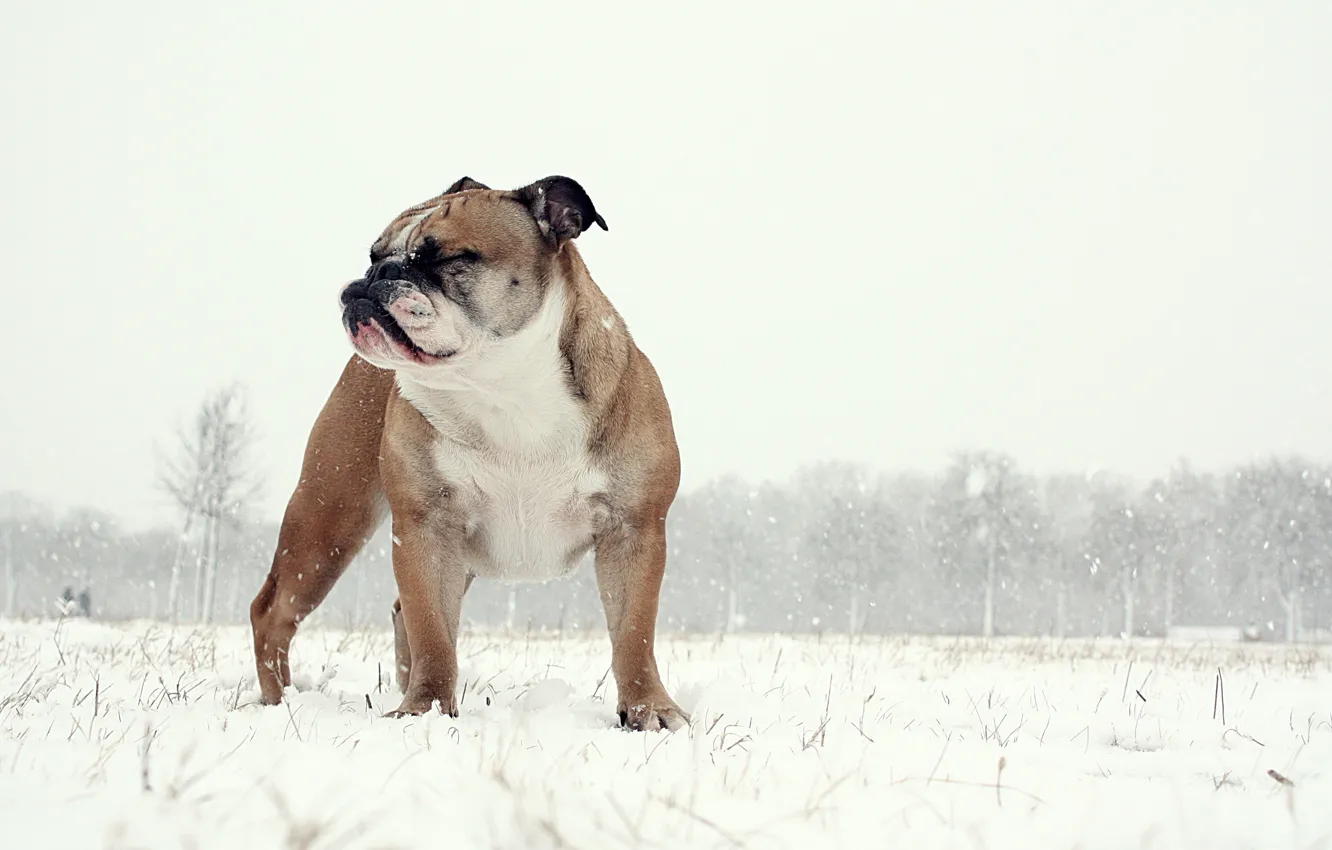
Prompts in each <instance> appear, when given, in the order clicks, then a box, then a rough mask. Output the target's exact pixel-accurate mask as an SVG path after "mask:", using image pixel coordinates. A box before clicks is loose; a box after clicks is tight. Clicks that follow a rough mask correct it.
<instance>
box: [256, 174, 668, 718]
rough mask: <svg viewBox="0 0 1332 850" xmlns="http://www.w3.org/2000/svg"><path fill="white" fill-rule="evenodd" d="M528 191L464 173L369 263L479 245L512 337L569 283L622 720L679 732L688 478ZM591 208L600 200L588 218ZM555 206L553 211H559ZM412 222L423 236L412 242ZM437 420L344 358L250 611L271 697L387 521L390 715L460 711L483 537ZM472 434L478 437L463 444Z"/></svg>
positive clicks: (627, 341)
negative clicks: (465, 632)
mask: <svg viewBox="0 0 1332 850" xmlns="http://www.w3.org/2000/svg"><path fill="white" fill-rule="evenodd" d="M534 185H536V184H534ZM580 191H581V189H580ZM534 197H535V196H534V195H533V194H532V193H531V192H528V191H525V190H519V191H517V192H499V191H493V190H489V189H486V188H484V187H481V186H480V184H476V183H475V182H474V181H468V180H467V179H466V178H464V180H462V181H459V183H458V184H455V186H453V187H451V188H450V190H449V191H448V192H446V193H444V194H443V195H441V196H439V197H437V198H435V199H432V201H428V202H426V203H425V204H420V205H417V206H416V207H413V208H411V209H409V210H407V211H405V212H404V213H402V214H401V215H400V216H398V217H397V218H396V219H395V220H394V221H393V223H391V224H390V225H389V227H388V228H386V230H385V231H384V233H383V235H382V236H381V237H380V239H379V240H378V241H377V242H376V244H375V247H374V248H372V257H373V256H375V254H376V253H379V254H382V253H384V252H385V251H386V250H388V249H389V247H390V246H394V245H395V244H396V245H398V246H399V247H402V246H403V245H404V244H405V245H406V247H407V249H409V250H410V249H411V247H412V246H413V245H419V244H421V241H422V240H423V239H425V238H426V237H431V238H433V239H435V240H437V242H438V243H440V244H446V245H449V246H451V248H460V249H468V250H472V251H475V252H476V253H477V254H479V255H480V256H482V257H484V258H485V268H484V271H483V273H484V274H485V275H489V276H492V277H495V278H496V279H499V276H500V275H503V276H504V277H505V278H506V279H507V278H510V277H511V278H512V280H513V282H514V287H515V288H514V290H512V291H510V292H507V293H499V290H496V292H497V293H499V294H497V295H496V300H494V302H493V303H492V304H489V305H485V304H483V305H482V306H483V309H484V310H485V319H484V320H485V321H487V322H489V323H490V326H491V327H492V329H495V332H496V333H500V334H502V333H504V332H506V330H505V329H506V328H509V327H510V326H512V327H520V326H521V325H522V323H523V322H524V321H526V320H527V319H528V318H530V313H531V304H533V303H542V299H544V298H545V297H546V296H547V289H548V288H549V287H555V286H560V287H563V296H564V298H565V306H564V318H563V321H562V323H561V325H560V334H559V350H560V353H561V354H562V355H563V357H564V359H565V361H566V362H567V381H568V392H569V393H570V394H571V396H572V397H573V398H575V399H577V400H578V404H579V406H580V409H581V411H582V414H583V415H584V416H585V417H586V419H585V421H586V423H587V430H586V433H587V435H588V439H587V445H586V447H585V449H584V451H585V456H586V457H587V458H589V459H590V462H591V463H592V464H593V465H594V466H595V467H596V469H598V470H599V472H600V473H601V475H602V476H603V478H604V481H605V487H604V488H602V492H599V493H597V494H595V496H594V497H593V499H592V504H594V505H595V508H594V510H595V512H596V523H595V533H594V535H593V537H592V539H591V546H592V549H593V551H594V553H595V569H596V576H597V582H598V586H599V589H600V593H601V598H602V602H603V605H604V608H605V612H606V619H607V625H608V628H609V632H610V638H611V652H612V669H613V672H614V676H615V680H616V684H617V686H618V690H619V699H618V711H619V714H620V718H621V722H622V723H624V724H625V725H627V726H629V727H631V728H636V729H657V728H676V727H678V726H680V725H682V724H683V723H685V722H687V720H688V718H687V716H686V715H685V714H684V713H683V712H682V711H681V710H680V709H679V707H678V706H676V704H675V703H674V702H673V701H672V700H671V698H670V697H669V696H668V695H667V693H666V690H665V688H664V686H663V685H662V683H661V678H660V675H659V672H658V670H657V666H656V660H655V654H654V649H653V647H654V642H655V630H656V620H657V609H658V595H659V592H660V587H661V582H662V578H663V574H664V570H665V564H666V528H665V523H666V515H667V512H668V510H669V509H670V506H671V504H672V502H673V501H674V499H675V496H676V492H677V489H678V486H679V479H680V459H679V451H678V448H677V445H676V441H675V436H674V430H673V426H672V422H671V414H670V409H669V406H668V404H667V401H666V397H665V394H664V392H663V390H662V387H661V382H660V380H659V379H658V376H657V373H656V371H655V370H654V368H653V366H652V364H651V363H650V362H649V360H648V358H647V357H646V356H645V355H644V354H643V353H642V352H641V351H640V350H639V349H638V347H637V346H636V345H635V343H634V341H633V339H632V337H631V336H630V334H629V332H628V330H627V329H626V328H625V326H624V323H623V321H622V320H621V318H620V317H619V315H618V314H617V313H616V312H615V310H614V308H613V307H612V305H611V304H610V302H609V300H608V299H607V298H606V296H605V294H604V293H603V292H602V291H601V289H600V288H599V287H598V286H597V285H596V283H595V282H594V281H593V280H592V278H591V276H590V274H589V273H588V271H587V268H586V266H585V265H584V263H583V261H582V258H581V257H580V256H579V254H578V251H577V249H576V248H575V247H574V245H573V242H572V238H573V236H576V235H577V232H581V228H575V230H576V231H577V232H573V233H572V234H570V233H569V232H568V228H567V226H566V227H563V228H561V227H560V226H559V225H561V224H564V225H567V222H561V221H554V220H553V219H552V220H553V224H552V225H551V226H547V223H546V222H544V221H543V219H542V216H541V214H539V213H536V212H534V211H533V210H534V209H536V208H535V207H534V206H533V203H532V199H533V198H534ZM552 203H553V202H552ZM589 204H590V202H589ZM588 211H590V206H589V207H588V210H585V211H584V218H588V217H589V216H588ZM558 212H560V211H559V210H552V216H554V215H555V214H556V213H558ZM422 213H425V216H424V218H422V217H421V216H422ZM591 214H593V215H594V214H595V213H594V211H592V213H591ZM575 220H576V221H577V219H575ZM597 220H598V222H600V218H599V216H598V217H597ZM586 223H587V224H588V225H590V224H591V223H592V222H591V221H590V220H588V221H587V222H586ZM603 227H604V224H603ZM405 228H411V232H410V235H408V234H407V232H406V231H405V230H404V229H405ZM404 237H406V240H407V241H406V242H404ZM408 243H410V244H408ZM520 282H521V287H520V286H519V284H520ZM483 285H484V284H483ZM529 285H530V287H531V289H530V290H529V291H528V292H527V293H526V294H524V293H523V291H522V289H523V287H528V286H529ZM501 295H503V296H504V297H503V298H500V296H501ZM533 298H535V299H536V300H535V302H534V301H533ZM434 368H444V369H447V368H449V367H448V366H441V367H434ZM428 413H430V411H429V410H427V411H426V412H425V413H423V412H422V410H421V409H418V406H417V405H416V404H413V402H412V401H409V400H408V399H407V398H405V397H404V395H403V393H402V392H401V391H400V388H399V386H398V384H397V383H396V382H395V379H394V372H393V371H391V370H389V369H382V368H377V367H376V366H372V365H370V363H368V362H366V361H365V360H364V359H363V358H362V357H361V356H360V355H356V356H353V357H352V358H351V360H350V361H349V362H348V363H347V366H346V368H345V369H344V371H343V375H342V378H341V379H340V380H339V382H338V384H337V386H336V387H335V388H334V390H333V392H332V394H331V395H330V396H329V398H328V401H327V402H326V404H325V405H324V408H323V410H322V411H321V413H320V414H319V417H318V418H317V420H316V422H315V424H314V427H313V429H312V431H311V434H310V437H309V441H308V444H307V447H306V453H305V459H304V463H303V466H302V470H301V479H300V483H299V485H298V486H297V488H296V490H295V492H294V493H293V494H292V497H291V500H290V501H289V503H288V506H287V511H286V514H285V516H284V518H283V522H282V527H281V531H280V533H279V538H278V544H277V549H276V552H275V555H274V559H273V565H272V569H271V571H270V573H269V575H268V577H267V579H266V581H265V582H264V586H263V588H262V589H261V590H260V592H259V594H258V595H257V596H256V598H255V600H254V603H253V604H252V606H251V611H250V613H251V622H252V625H253V629H254V641H255V655H256V664H257V669H258V673H259V682H260V688H261V691H262V698H263V701H264V702H265V703H268V704H274V703H277V702H279V701H280V700H281V697H282V692H283V689H284V688H285V687H287V686H288V685H290V683H291V674H290V668H289V661H288V652H289V648H290V643H291V640H292V637H293V635H294V634H295V631H296V627H297V625H298V624H299V623H300V621H301V620H302V619H303V618H305V617H307V616H308V615H309V614H310V612H312V611H313V610H314V609H315V608H316V607H317V606H318V605H319V604H320V603H321V602H322V601H323V599H324V598H325V597H326V596H327V594H328V592H329V590H330V589H331V588H332V586H333V584H334V583H335V582H336V581H337V579H338V578H339V576H340V575H341V574H342V573H343V571H344V570H345V569H346V567H347V565H348V564H349V563H350V561H351V560H352V558H353V557H354V556H355V555H356V553H357V552H358V551H359V550H360V548H361V547H362V546H363V545H364V543H365V541H366V540H367V539H368V538H369V537H370V535H371V534H372V533H373V532H374V530H375V528H376V527H377V526H378V525H379V523H380V522H381V521H382V519H383V517H384V516H385V514H386V513H389V512H391V514H392V521H393V531H394V536H395V541H396V545H395V546H394V558H393V565H394V576H395V579H396V581H397V585H398V592H399V598H398V600H397V601H396V602H395V603H394V606H393V615H392V619H393V625H394V630H395V636H396V644H397V661H398V664H397V666H398V681H399V685H400V687H401V688H402V690H403V702H402V705H401V706H400V707H399V709H398V711H397V712H394V713H395V714H403V713H406V714H410V713H420V712H423V711H426V710H429V709H430V707H431V705H432V704H433V703H434V702H436V701H438V703H439V705H440V707H441V709H442V710H444V711H446V712H448V713H451V714H455V715H456V714H457V710H458V709H457V703H456V696H455V691H456V686H457V636H458V624H459V619H460V612H461V605H462V599H463V596H464V594H465V593H466V591H467V588H468V587H469V586H470V584H471V581H472V578H473V575H472V574H471V573H470V572H468V571H467V569H466V568H465V567H464V566H463V564H464V563H465V557H466V556H467V555H468V554H469V553H471V552H472V551H473V549H475V548H476V547H478V546H481V545H483V543H478V542H477V539H476V537H475V535H474V534H473V533H472V529H471V524H472V523H473V522H474V520H473V513H472V512H471V508H470V507H469V504H468V503H467V500H466V497H465V493H463V492H461V491H460V490H458V489H457V485H460V484H462V482H453V481H448V480H445V479H444V478H443V477H442V474H441V472H440V470H439V468H438V467H437V466H436V465H435V463H434V462H432V457H433V455H432V452H433V451H435V450H436V447H437V446H438V445H439V443H440V439H441V437H440V431H439V429H438V427H437V425H438V423H436V422H432V421H431V420H430V419H428V418H427V414H428ZM459 421H461V420H459ZM473 436H475V437H476V438H477V439H483V436H484V435H479V434H478V435H469V434H463V435H462V436H461V437H460V438H461V439H471V438H472V437H473ZM570 554H571V555H573V556H576V555H578V554H580V553H578V552H573V553H570Z"/></svg>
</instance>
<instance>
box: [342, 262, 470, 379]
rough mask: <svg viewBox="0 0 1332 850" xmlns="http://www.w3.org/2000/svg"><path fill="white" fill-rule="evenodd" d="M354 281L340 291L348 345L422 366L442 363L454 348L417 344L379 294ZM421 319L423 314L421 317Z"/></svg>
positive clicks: (451, 353) (455, 352)
mask: <svg viewBox="0 0 1332 850" xmlns="http://www.w3.org/2000/svg"><path fill="white" fill-rule="evenodd" d="M375 289H376V287H374V286H372V285H364V284H363V283H362V282H361V281H358V282H357V283H355V284H352V285H351V286H348V287H347V289H345V290H344V291H343V293H342V305H343V307H342V322H343V325H344V326H345V327H346V329H347V333H348V334H349V335H350V336H351V340H352V344H353V345H354V346H355V347H356V348H357V349H358V350H361V351H363V352H367V353H371V354H376V353H378V354H387V353H395V354H397V355H398V358H401V359H405V360H408V361H411V362H414V363H419V364H421V365H424V366H430V365H434V364H437V363H442V362H444V361H446V360H448V359H449V358H451V357H453V356H454V355H455V354H457V351H453V350H445V351H427V350H425V349H424V348H422V347H421V346H419V345H417V344H416V342H415V341H413V340H412V338H411V336H410V335H409V334H408V333H407V331H406V329H404V328H403V326H402V324H401V323H400V322H399V321H398V320H397V319H396V318H394V316H393V314H392V313H390V312H389V309H388V307H387V306H385V304H384V303H383V293H380V292H377V291H375ZM423 318H424V317H423Z"/></svg>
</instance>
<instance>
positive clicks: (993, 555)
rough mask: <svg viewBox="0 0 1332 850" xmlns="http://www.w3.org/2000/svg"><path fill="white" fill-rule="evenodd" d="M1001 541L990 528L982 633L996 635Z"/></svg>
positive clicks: (986, 635)
mask: <svg viewBox="0 0 1332 850" xmlns="http://www.w3.org/2000/svg"><path fill="white" fill-rule="evenodd" d="M998 547H999V543H998V540H997V539H996V535H995V530H994V529H993V528H991V529H990V533H989V539H988V540H987V541H986V552H985V615H984V620H983V621H982V622H981V634H982V635H983V636H985V637H987V638H989V637H994V590H995V588H994V585H995V583H996V582H997V581H998V578H999V552H998Z"/></svg>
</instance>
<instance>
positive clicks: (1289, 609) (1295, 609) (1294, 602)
mask: <svg viewBox="0 0 1332 850" xmlns="http://www.w3.org/2000/svg"><path fill="white" fill-rule="evenodd" d="M1302 596H1303V593H1302V592H1301V588H1300V583H1299V581H1298V579H1297V580H1296V581H1294V582H1292V583H1291V587H1290V592H1289V593H1287V594H1285V595H1284V597H1283V598H1282V600H1281V601H1282V604H1283V605H1284V606H1285V609H1286V643H1294V642H1295V641H1297V640H1299V639H1300V635H1301V633H1302V632H1303V629H1302V628H1300V613H1301V611H1300V609H1301V607H1302V603H1303V599H1302V598H1301V597H1302Z"/></svg>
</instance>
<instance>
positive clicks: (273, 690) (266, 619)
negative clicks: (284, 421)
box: [250, 356, 393, 705]
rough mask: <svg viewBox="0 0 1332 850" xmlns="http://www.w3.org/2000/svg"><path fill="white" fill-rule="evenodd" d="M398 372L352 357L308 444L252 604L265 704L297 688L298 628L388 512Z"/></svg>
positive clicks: (273, 702)
mask: <svg viewBox="0 0 1332 850" xmlns="http://www.w3.org/2000/svg"><path fill="white" fill-rule="evenodd" d="M392 386H393V374H392V373H391V372H387V371H384V370H381V369H377V368H375V367H374V366H371V365H370V364H369V363H366V362H365V361H364V360H362V359H361V358H360V357H358V356H353V357H352V358H351V360H350V361H349V362H348V363H347V366H346V367H345V368H344V369H343V372H342V376H341V377H340V378H339V379H338V383H337V386H335V387H334V388H333V392H332V393H331V394H330V395H329V397H328V400H327V401H326V402H325V403H324V408H323V410H321V411H320V413H319V417H318V418H317V419H316V420H315V424H314V427H313V428H312V429H311V431H310V437H309V439H308V441H307V443H306V446H305V458H304V460H303V461H302V465H301V478H300V482H299V483H298V484H297V485H296V489H295V491H294V492H293V493H292V495H291V499H290V500H289V501H288V502H287V510H286V513H285V514H284V515H283V517H282V527H281V530H280V531H279V532H278V541H277V548H276V550H275V552H274V554H273V565H272V568H271V569H270V570H269V573H268V577H267V578H266V579H265V580H264V584H263V587H262V588H260V590H259V593H258V595H257V596H255V598H254V602H253V603H251V605H250V625H251V627H252V628H253V630H254V655H255V665H256V669H257V671H258V674H259V690H260V693H261V694H262V699H263V702H264V703H265V704H268V705H274V704H276V703H278V702H280V701H281V700H282V691H283V689H284V688H286V687H287V686H288V685H290V684H291V666H290V662H289V660H288V653H289V652H290V648H291V640H292V637H293V636H294V635H295V634H296V627H297V625H299V624H300V622H301V621H302V620H303V619H305V618H306V617H308V616H309V615H310V612H312V611H314V609H315V608H317V607H319V604H320V603H321V602H323V601H324V599H325V597H327V596H328V593H329V591H330V590H332V589H333V585H334V584H335V583H336V582H337V580H338V578H339V577H340V576H341V575H342V573H343V572H344V571H345V570H346V569H347V565H348V564H350V563H351V561H352V559H353V558H354V557H355V556H356V554H357V553H358V552H359V551H360V550H361V547H363V546H364V545H365V543H366V541H367V540H369V539H370V537H371V535H373V534H374V532H375V529H376V528H378V527H379V524H380V523H381V522H382V521H383V519H384V517H385V516H386V515H387V513H388V503H387V501H386V500H385V498H384V490H383V486H382V484H381V483H380V477H379V443H380V437H381V436H382V435H383V431H384V409H385V405H386V404H387V401H388V396H389V391H390V390H391V388H392Z"/></svg>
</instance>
